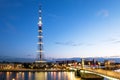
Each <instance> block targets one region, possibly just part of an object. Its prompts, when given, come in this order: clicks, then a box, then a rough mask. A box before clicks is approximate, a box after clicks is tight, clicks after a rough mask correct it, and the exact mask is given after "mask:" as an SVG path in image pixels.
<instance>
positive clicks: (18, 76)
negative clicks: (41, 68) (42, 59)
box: [0, 72, 109, 80]
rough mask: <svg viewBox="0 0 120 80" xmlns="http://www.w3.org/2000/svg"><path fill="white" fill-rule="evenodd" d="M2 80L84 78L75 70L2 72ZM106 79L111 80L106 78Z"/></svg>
mask: <svg viewBox="0 0 120 80" xmlns="http://www.w3.org/2000/svg"><path fill="white" fill-rule="evenodd" d="M0 80H82V79H80V77H76V76H75V72H0ZM104 80H109V79H106V78H104Z"/></svg>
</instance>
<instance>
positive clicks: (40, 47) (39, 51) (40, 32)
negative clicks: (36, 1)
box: [37, 5, 43, 61]
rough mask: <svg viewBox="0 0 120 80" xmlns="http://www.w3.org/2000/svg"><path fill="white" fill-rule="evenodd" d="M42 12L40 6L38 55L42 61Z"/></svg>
mask: <svg viewBox="0 0 120 80" xmlns="http://www.w3.org/2000/svg"><path fill="white" fill-rule="evenodd" d="M42 32H43V31H42V10H41V5H40V6H39V20H38V51H37V52H38V53H39V58H40V61H42V59H43V35H42Z"/></svg>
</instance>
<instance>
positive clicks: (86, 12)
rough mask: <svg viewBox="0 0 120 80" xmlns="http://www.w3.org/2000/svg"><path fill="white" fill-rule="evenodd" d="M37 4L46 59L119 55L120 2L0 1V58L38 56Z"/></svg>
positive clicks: (83, 0)
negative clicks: (40, 16)
mask: <svg viewBox="0 0 120 80" xmlns="http://www.w3.org/2000/svg"><path fill="white" fill-rule="evenodd" d="M40 4H41V5H42V23H43V26H42V27H43V42H44V45H43V47H44V56H45V57H46V58H71V57H103V56H120V0H0V56H11V57H20V58H36V57H37V56H38V53H37V52H36V51H37V49H38V45H37V42H38V38H37V36H38V24H37V23H38V9H39V5H40Z"/></svg>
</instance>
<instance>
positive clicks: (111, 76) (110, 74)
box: [81, 68, 120, 80]
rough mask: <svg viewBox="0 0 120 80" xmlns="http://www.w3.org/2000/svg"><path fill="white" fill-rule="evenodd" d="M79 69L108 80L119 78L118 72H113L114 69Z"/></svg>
mask: <svg viewBox="0 0 120 80" xmlns="http://www.w3.org/2000/svg"><path fill="white" fill-rule="evenodd" d="M81 71H84V72H86V73H93V74H96V75H100V76H102V77H105V78H107V79H110V80H120V72H114V71H110V70H103V69H90V68H86V69H81Z"/></svg>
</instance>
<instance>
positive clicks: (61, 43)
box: [55, 41, 83, 46]
mask: <svg viewBox="0 0 120 80" xmlns="http://www.w3.org/2000/svg"><path fill="white" fill-rule="evenodd" d="M55 44H57V45H65V46H81V45H83V44H82V43H74V42H71V41H68V42H55Z"/></svg>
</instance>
